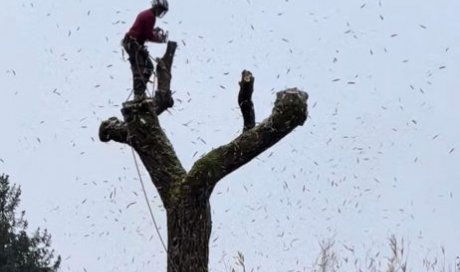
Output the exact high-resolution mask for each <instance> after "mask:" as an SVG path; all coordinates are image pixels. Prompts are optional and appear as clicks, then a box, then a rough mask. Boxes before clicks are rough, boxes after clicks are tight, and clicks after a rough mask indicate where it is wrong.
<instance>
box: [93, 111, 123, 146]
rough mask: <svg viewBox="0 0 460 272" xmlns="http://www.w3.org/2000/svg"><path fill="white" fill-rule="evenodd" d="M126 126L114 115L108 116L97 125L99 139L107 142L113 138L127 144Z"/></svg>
mask: <svg viewBox="0 0 460 272" xmlns="http://www.w3.org/2000/svg"><path fill="white" fill-rule="evenodd" d="M127 137H128V128H127V127H126V124H125V122H123V121H120V120H118V118H116V117H110V118H109V119H108V120H106V121H104V122H102V124H101V125H100V127H99V140H101V142H108V141H110V140H113V141H115V142H119V143H122V144H127V143H128V140H127Z"/></svg>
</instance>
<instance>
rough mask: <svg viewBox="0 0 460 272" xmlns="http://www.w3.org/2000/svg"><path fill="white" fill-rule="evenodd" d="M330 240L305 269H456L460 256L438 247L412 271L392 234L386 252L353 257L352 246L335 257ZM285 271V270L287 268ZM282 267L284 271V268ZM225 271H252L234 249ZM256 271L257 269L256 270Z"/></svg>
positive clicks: (406, 271) (403, 248) (367, 271)
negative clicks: (448, 256) (230, 264)
mask: <svg viewBox="0 0 460 272" xmlns="http://www.w3.org/2000/svg"><path fill="white" fill-rule="evenodd" d="M335 244H336V243H335V241H334V240H326V241H322V242H320V243H319V246H320V253H319V255H318V257H317V258H316V260H315V261H314V263H313V265H312V267H311V268H310V269H308V270H305V269H303V270H289V271H311V272H342V271H343V272H351V271H356V272H409V271H411V272H460V256H459V257H457V258H456V260H454V261H446V254H445V249H444V248H443V247H441V250H440V254H439V255H433V256H426V257H425V258H424V259H423V261H422V267H423V270H414V269H410V268H409V267H408V255H409V254H408V249H409V244H408V243H407V242H405V241H404V239H400V240H398V239H397V238H396V237H395V236H391V237H390V238H389V239H388V246H389V252H388V253H387V254H386V255H385V254H381V253H380V252H373V253H371V251H369V252H368V253H367V256H366V257H365V258H359V257H356V256H355V255H356V252H355V250H354V248H352V247H348V246H345V245H344V248H345V251H344V256H345V257H340V256H339V251H337V249H336V246H335ZM287 270H288V269H287ZM287 270H286V271H287ZM225 271H231V272H246V271H255V270H254V269H249V268H247V266H246V264H245V261H244V255H243V253H241V252H238V254H237V256H236V257H235V267H234V268H231V269H230V270H228V269H226V270H225ZM257 271H259V270H257Z"/></svg>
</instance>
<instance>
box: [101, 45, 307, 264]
mask: <svg viewBox="0 0 460 272" xmlns="http://www.w3.org/2000/svg"><path fill="white" fill-rule="evenodd" d="M176 47H177V45H176V43H175V42H169V43H168V46H167V49H166V53H165V55H164V56H163V57H162V58H161V59H157V61H158V63H159V64H158V66H157V75H158V86H159V88H158V90H157V91H156V93H155V97H154V99H147V100H144V101H141V102H133V101H128V102H125V103H123V108H122V110H121V112H122V114H123V117H124V121H121V120H119V119H118V118H116V117H111V118H109V119H108V120H106V121H104V122H102V123H101V126H100V128H99V139H100V140H101V141H102V142H108V141H110V140H112V141H115V142H119V143H123V144H127V145H130V146H131V147H132V148H134V149H135V150H136V152H137V153H138V155H139V157H140V158H141V160H142V162H143V164H144V166H145V168H146V169H147V171H148V172H149V175H150V178H151V180H152V183H153V184H154V185H155V187H156V189H157V190H158V193H159V194H160V197H161V199H162V201H163V204H164V206H165V208H166V216H167V222H168V249H167V252H168V256H167V258H168V262H167V263H168V272H207V271H208V258H209V237H210V234H211V227H212V223H211V208H210V205H209V199H210V196H211V193H212V191H213V189H214V187H215V185H216V184H217V182H218V181H220V180H221V179H222V178H223V177H224V176H226V175H228V174H229V173H231V172H233V171H234V170H236V169H238V168H239V167H241V166H242V165H244V164H246V163H248V162H249V161H251V160H252V159H253V158H255V157H256V156H258V155H259V154H261V153H262V152H264V151H265V150H267V149H268V148H270V147H271V146H273V145H274V144H276V143H277V142H278V141H280V140H281V139H282V138H283V137H285V136H286V135H288V134H289V133H290V132H291V131H292V130H294V129H295V128H296V127H297V126H300V125H303V123H304V122H305V120H306V119H307V115H308V111H307V99H308V95H307V93H305V92H302V91H300V90H298V89H296V88H293V89H287V90H284V91H281V92H278V93H277V97H276V101H275V106H274V108H273V111H272V114H271V115H270V116H269V117H268V118H267V119H265V120H264V121H262V122H261V123H260V124H259V125H257V126H256V125H255V114H254V104H253V102H252V92H253V90H254V86H253V85H254V77H253V75H252V73H251V72H249V71H246V70H244V71H243V72H242V77H241V81H240V91H239V95H238V103H239V105H240V107H241V111H242V113H243V119H244V124H243V132H242V134H241V135H240V136H238V137H237V138H236V139H234V140H233V141H231V142H230V143H228V144H226V145H223V146H220V147H218V148H216V149H213V150H211V151H210V152H209V153H208V154H206V155H205V156H203V157H202V158H200V159H199V160H198V161H196V162H195V164H194V165H193V166H192V168H191V169H190V171H188V172H187V171H186V170H185V169H184V168H183V167H182V165H181V163H180V160H179V158H178V157H177V155H176V152H175V151H174V148H173V146H172V145H171V143H170V141H169V139H168V137H167V136H166V134H165V133H164V131H163V130H162V128H161V125H160V122H159V119H158V115H159V114H161V113H162V112H163V111H164V110H166V109H168V108H170V107H172V105H173V100H172V96H171V94H172V92H171V90H170V81H171V67H172V61H173V57H174V52H175V50H176Z"/></svg>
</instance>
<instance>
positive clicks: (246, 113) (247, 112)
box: [238, 70, 256, 132]
mask: <svg viewBox="0 0 460 272" xmlns="http://www.w3.org/2000/svg"><path fill="white" fill-rule="evenodd" d="M239 84H240V92H239V93H238V105H239V106H240V109H241V113H242V114H243V121H244V124H243V132H244V131H246V130H248V129H251V128H253V127H254V126H255V125H256V116H255V113H254V103H253V102H252V93H253V92H254V77H253V76H252V73H251V72H250V71H247V70H243V72H242V73H241V81H240V82H239Z"/></svg>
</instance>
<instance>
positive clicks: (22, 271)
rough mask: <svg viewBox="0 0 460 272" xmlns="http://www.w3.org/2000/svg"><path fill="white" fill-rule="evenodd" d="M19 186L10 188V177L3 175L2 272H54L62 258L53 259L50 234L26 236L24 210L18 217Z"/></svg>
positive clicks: (0, 189) (0, 211)
mask: <svg viewBox="0 0 460 272" xmlns="http://www.w3.org/2000/svg"><path fill="white" fill-rule="evenodd" d="M20 196H21V188H20V187H19V186H16V185H13V186H10V184H9V181H8V176H6V175H1V176H0V272H54V271H58V268H59V266H60V263H61V257H60V256H58V257H57V258H55V257H54V250H53V249H51V248H50V245H51V235H50V234H49V233H48V232H47V230H46V229H45V230H44V231H41V230H40V229H37V230H36V231H35V232H34V233H33V234H32V235H29V234H28V233H27V227H28V224H27V221H26V219H25V217H24V216H25V211H21V212H19V213H18V214H17V212H16V209H17V208H18V205H19V202H20Z"/></svg>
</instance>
